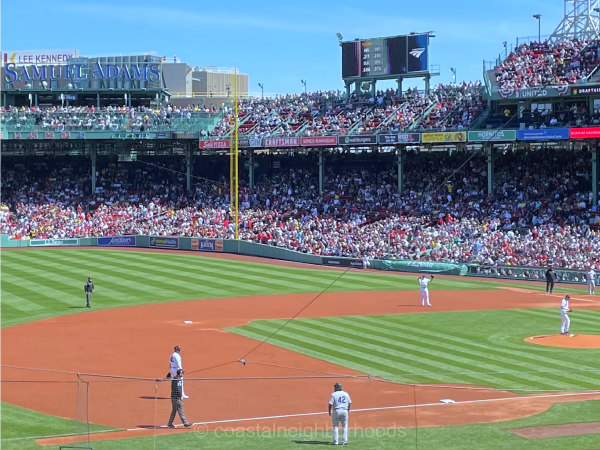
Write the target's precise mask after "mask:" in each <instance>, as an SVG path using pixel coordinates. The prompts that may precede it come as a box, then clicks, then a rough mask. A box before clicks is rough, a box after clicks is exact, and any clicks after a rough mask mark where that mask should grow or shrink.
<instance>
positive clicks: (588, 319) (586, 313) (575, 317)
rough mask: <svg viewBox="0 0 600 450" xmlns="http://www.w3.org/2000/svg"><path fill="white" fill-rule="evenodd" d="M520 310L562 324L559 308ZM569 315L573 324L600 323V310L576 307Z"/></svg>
mask: <svg viewBox="0 0 600 450" xmlns="http://www.w3.org/2000/svg"><path fill="white" fill-rule="evenodd" d="M519 311H521V312H522V313H523V314H527V315H530V316H536V317H543V318H547V319H551V320H553V321H554V323H556V324H558V325H559V326H560V310H559V309H558V308H556V309H554V308H539V309H520V310H519ZM569 317H570V318H571V325H574V324H578V325H586V326H592V327H593V326H594V325H596V326H597V325H598V320H600V311H596V310H592V309H577V308H576V309H575V310H574V311H573V312H571V313H570V314H569Z"/></svg>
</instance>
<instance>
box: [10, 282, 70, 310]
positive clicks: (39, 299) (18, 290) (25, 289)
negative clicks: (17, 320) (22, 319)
mask: <svg viewBox="0 0 600 450" xmlns="http://www.w3.org/2000/svg"><path fill="white" fill-rule="evenodd" d="M2 289H3V290H6V291H7V292H10V293H13V294H14V295H15V296H17V297H21V298H22V299H23V308H26V309H23V310H24V311H37V310H41V309H44V308H47V307H48V305H51V306H50V307H52V306H54V307H56V304H57V303H64V304H67V305H69V304H70V303H67V302H64V301H63V300H62V298H57V297H54V296H51V295H46V294H45V293H42V292H40V289H36V288H35V287H34V286H23V285H18V284H16V283H13V282H11V281H7V280H2ZM42 290H43V289H42ZM2 302H4V296H3V298H2ZM12 305H13V306H15V304H14V303H12ZM19 309H20V308H19Z"/></svg>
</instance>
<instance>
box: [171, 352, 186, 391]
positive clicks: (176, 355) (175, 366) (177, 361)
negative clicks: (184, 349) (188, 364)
mask: <svg viewBox="0 0 600 450" xmlns="http://www.w3.org/2000/svg"><path fill="white" fill-rule="evenodd" d="M173 350H174V351H173V353H171V357H170V358H169V372H170V373H171V378H175V377H176V376H177V370H181V374H184V373H185V372H184V370H183V367H182V366H181V354H180V352H181V347H180V346H179V345H176V346H175V348H174V349H173ZM181 397H182V398H190V397H189V396H188V395H185V391H184V390H183V380H182V381H181Z"/></svg>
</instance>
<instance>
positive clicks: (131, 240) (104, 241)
mask: <svg viewBox="0 0 600 450" xmlns="http://www.w3.org/2000/svg"><path fill="white" fill-rule="evenodd" d="M98 246H99V247H135V236H110V237H99V238H98Z"/></svg>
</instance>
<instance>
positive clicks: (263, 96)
mask: <svg viewBox="0 0 600 450" xmlns="http://www.w3.org/2000/svg"><path fill="white" fill-rule="evenodd" d="M258 87H259V88H260V99H261V100H264V99H265V86H264V85H263V84H262V83H258Z"/></svg>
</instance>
